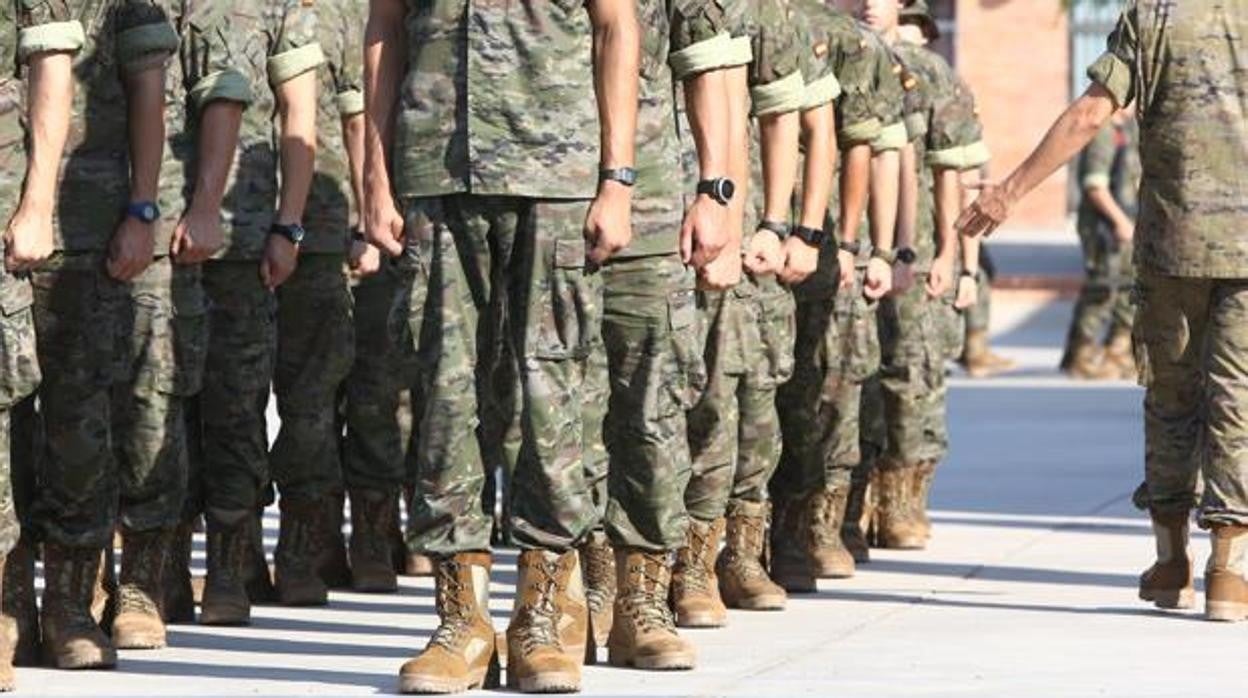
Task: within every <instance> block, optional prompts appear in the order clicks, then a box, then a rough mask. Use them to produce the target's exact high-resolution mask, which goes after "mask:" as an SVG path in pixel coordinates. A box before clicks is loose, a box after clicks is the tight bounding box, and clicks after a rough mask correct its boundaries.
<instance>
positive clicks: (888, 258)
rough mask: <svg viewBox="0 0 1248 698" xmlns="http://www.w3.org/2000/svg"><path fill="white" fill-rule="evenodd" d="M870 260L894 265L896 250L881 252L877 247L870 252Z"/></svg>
mask: <svg viewBox="0 0 1248 698" xmlns="http://www.w3.org/2000/svg"><path fill="white" fill-rule="evenodd" d="M871 258H872V259H879V260H882V261H885V262H888V263H889V264H894V263H896V262H897V250H881V249H880V248H878V247H877V248H875V249H874V250H871Z"/></svg>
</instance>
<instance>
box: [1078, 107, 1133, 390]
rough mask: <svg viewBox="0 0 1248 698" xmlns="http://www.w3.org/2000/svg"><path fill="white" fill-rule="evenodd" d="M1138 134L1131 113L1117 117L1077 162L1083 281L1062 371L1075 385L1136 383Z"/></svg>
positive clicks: (1122, 112) (1093, 140) (1118, 113)
mask: <svg viewBox="0 0 1248 698" xmlns="http://www.w3.org/2000/svg"><path fill="white" fill-rule="evenodd" d="M1138 130H1139V129H1138V128H1137V127H1136V125H1135V118H1134V116H1133V115H1132V114H1131V111H1130V109H1122V110H1119V111H1118V112H1117V113H1116V114H1114V116H1113V118H1112V119H1111V120H1110V123H1109V124H1108V125H1106V126H1105V127H1104V128H1102V129H1101V131H1100V133H1098V134H1096V138H1094V139H1092V142H1091V143H1090V144H1088V147H1087V148H1085V149H1084V150H1083V153H1082V154H1081V155H1080V156H1079V181H1080V185H1081V186H1082V187H1083V198H1082V200H1080V202H1079V215H1078V219H1077V221H1076V226H1077V228H1078V232H1079V242H1080V245H1081V247H1082V250H1083V268H1084V271H1085V272H1086V274H1087V278H1085V279H1084V282H1083V288H1081V289H1080V290H1079V299H1078V300H1077V301H1075V311H1074V313H1073V315H1072V316H1071V319H1070V331H1069V332H1068V333H1067V335H1066V351H1065V355H1064V356H1063V357H1062V365H1061V368H1062V370H1063V371H1066V373H1067V374H1069V375H1071V376H1073V377H1075V378H1088V379H1097V378H1134V377H1135V361H1134V359H1132V357H1131V328H1132V326H1133V325H1134V322H1133V320H1134V316H1135V310H1134V308H1133V307H1132V305H1131V286H1132V284H1133V283H1134V278H1133V276H1132V274H1131V239H1132V237H1133V236H1134V235H1135V211H1136V199H1137V197H1136V194H1137V192H1138V188H1139V181H1140V176H1139V174H1140V172H1139V171H1140V156H1139V148H1138V147H1137V145H1136V143H1137V141H1138ZM1106 328H1108V337H1107V338H1106ZM1102 342H1104V345H1103V346H1102Z"/></svg>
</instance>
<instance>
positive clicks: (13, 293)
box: [0, 267, 40, 554]
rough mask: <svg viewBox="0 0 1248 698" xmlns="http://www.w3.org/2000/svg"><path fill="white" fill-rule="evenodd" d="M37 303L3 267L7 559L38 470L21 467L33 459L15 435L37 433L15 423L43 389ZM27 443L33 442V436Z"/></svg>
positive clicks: (0, 330)
mask: <svg viewBox="0 0 1248 698" xmlns="http://www.w3.org/2000/svg"><path fill="white" fill-rule="evenodd" d="M33 302H34V294H33V293H32V291H31V287H30V281H29V280H27V279H24V278H21V279H19V278H17V277H15V276H13V275H12V274H10V273H9V272H8V271H5V270H4V269H3V267H0V439H3V442H2V443H0V554H8V552H9V551H10V550H12V549H13V546H15V545H17V539H18V538H19V537H20V536H21V526H20V525H19V518H18V507H17V502H16V500H17V499H18V497H19V496H21V495H22V494H24V492H23V490H27V489H28V488H25V487H22V485H24V484H28V483H25V482H22V480H23V475H28V474H30V473H31V472H32V470H33V468H32V467H31V465H32V464H31V463H29V462H27V463H22V462H21V460H23V459H22V456H23V455H25V456H27V459H28V458H29V456H30V455H31V454H30V453H29V450H30V449H25V453H23V450H22V449H21V448H20V447H18V445H17V444H14V442H13V439H12V438H11V435H12V434H14V433H16V434H19V435H21V434H30V433H31V432H33V431H34V430H33V429H32V428H25V429H23V428H22V427H33V425H32V424H29V423H26V424H23V423H22V420H21V419H20V417H18V418H17V419H14V412H15V409H16V408H17V406H18V404H19V403H21V402H22V401H23V400H24V399H25V398H26V396H28V395H30V394H31V393H33V392H34V391H35V388H37V387H38V385H39V378H40V376H39V360H38V356H37V351H36V342H35V321H34V317H33V314H32V312H31V305H32V304H33ZM27 407H29V405H27ZM21 438H22V437H20V436H19V439H21ZM25 440H26V441H29V440H30V439H29V436H27V437H26V439H25ZM15 452H16V453H15ZM14 455H16V456H17V457H16V458H14ZM14 461H17V467H16V468H15V467H14ZM26 479H28V478H26ZM23 508H24V506H23Z"/></svg>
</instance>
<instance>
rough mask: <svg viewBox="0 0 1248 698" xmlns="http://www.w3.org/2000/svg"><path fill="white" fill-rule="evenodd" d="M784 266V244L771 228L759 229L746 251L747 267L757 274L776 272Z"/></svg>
mask: <svg viewBox="0 0 1248 698" xmlns="http://www.w3.org/2000/svg"><path fill="white" fill-rule="evenodd" d="M783 267H784V246H783V245H782V244H781V242H780V238H779V237H777V236H776V234H775V233H773V232H771V231H770V230H761V229H760V230H757V231H755V233H754V236H753V237H751V238H750V247H749V249H747V250H746V251H745V268H746V269H747V270H749V272H750V273H751V274H753V275H755V276H766V275H767V274H775V273H776V272H778V271H780V270H781V269H782V268H783Z"/></svg>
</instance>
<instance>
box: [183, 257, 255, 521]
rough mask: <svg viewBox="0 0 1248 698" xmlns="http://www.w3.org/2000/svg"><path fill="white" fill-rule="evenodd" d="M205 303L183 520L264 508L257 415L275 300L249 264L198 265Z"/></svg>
mask: <svg viewBox="0 0 1248 698" xmlns="http://www.w3.org/2000/svg"><path fill="white" fill-rule="evenodd" d="M204 291H205V293H206V295H207V296H208V299H209V300H210V301H211V310H210V312H209V316H208V329H209V339H208V357H207V361H206V364H205V370H204V388H203V391H202V392H201V393H200V394H199V397H198V398H197V399H196V400H195V401H194V409H193V411H192V414H191V430H192V448H191V485H190V488H189V489H190V492H189V496H188V500H187V511H186V513H187V515H193V514H197V513H200V512H201V511H203V510H204V508H206V507H212V508H214V509H218V510H232V511H238V510H253V509H256V508H258V507H260V506H262V505H263V504H265V503H266V501H265V497H267V496H268V486H269V435H268V425H267V420H266V417H265V410H266V408H267V407H268V403H269V386H270V382H271V380H272V376H273V363H274V355H275V354H276V344H277V321H276V301H275V298H274V296H273V294H272V293H271V292H270V291H269V290H268V289H267V288H265V287H264V284H263V283H261V280H260V270H259V264H258V263H257V262H255V261H235V260H216V261H211V262H208V263H207V264H205V265H204Z"/></svg>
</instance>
